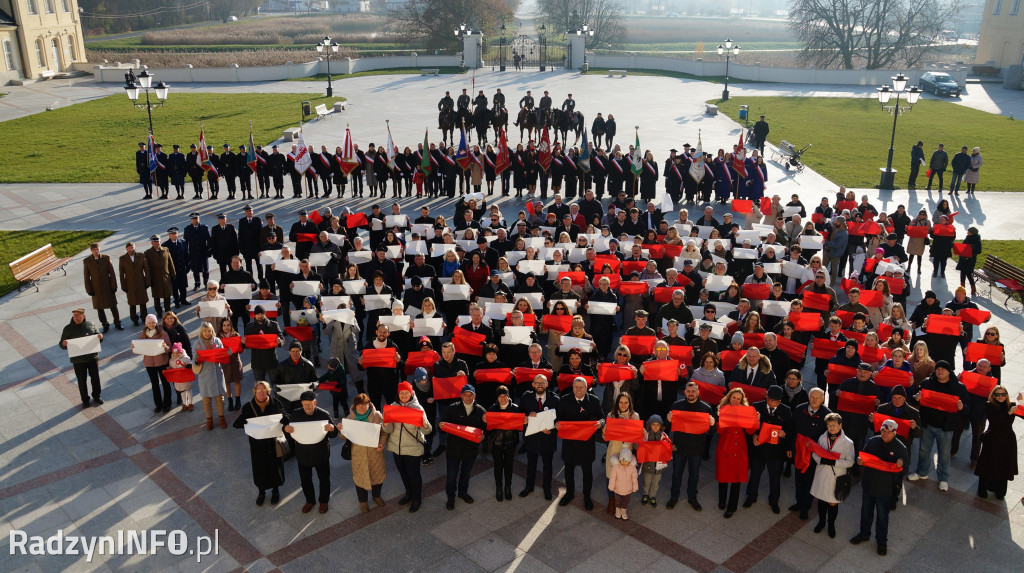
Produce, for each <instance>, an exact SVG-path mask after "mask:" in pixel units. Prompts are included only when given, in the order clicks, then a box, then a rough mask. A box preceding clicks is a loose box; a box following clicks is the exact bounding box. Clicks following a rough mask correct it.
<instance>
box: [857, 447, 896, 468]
mask: <svg viewBox="0 0 1024 573" xmlns="http://www.w3.org/2000/svg"><path fill="white" fill-rule="evenodd" d="M859 455H860V461H861V465H862V466H864V467H866V468H871V469H874V470H879V471H883V472H887V473H892V474H898V473H900V472H901V471H903V468H902V467H900V466H898V465H896V464H894V463H892V462H887V461H884V460H882V459H881V458H879V457H878V456H875V455H872V454H869V453H867V452H863V451H862V452H861V453H860V454H859Z"/></svg>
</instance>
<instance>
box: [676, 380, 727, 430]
mask: <svg viewBox="0 0 1024 573" xmlns="http://www.w3.org/2000/svg"><path fill="white" fill-rule="evenodd" d="M723 390H724V388H723ZM710 430H711V414H708V413H707V412H684V411H682V410H672V431H673V432H681V433H683V434H706V433H708V432H709V431H710Z"/></svg>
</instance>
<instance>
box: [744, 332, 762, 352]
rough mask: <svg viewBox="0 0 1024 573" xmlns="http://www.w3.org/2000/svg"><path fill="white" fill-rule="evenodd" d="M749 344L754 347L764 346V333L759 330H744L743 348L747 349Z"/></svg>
mask: <svg viewBox="0 0 1024 573" xmlns="http://www.w3.org/2000/svg"><path fill="white" fill-rule="evenodd" d="M751 346H753V347H755V348H764V334H763V333H761V332H744V333H743V348H744V349H747V348H750V347H751Z"/></svg>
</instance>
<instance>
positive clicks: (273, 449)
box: [232, 381, 288, 505]
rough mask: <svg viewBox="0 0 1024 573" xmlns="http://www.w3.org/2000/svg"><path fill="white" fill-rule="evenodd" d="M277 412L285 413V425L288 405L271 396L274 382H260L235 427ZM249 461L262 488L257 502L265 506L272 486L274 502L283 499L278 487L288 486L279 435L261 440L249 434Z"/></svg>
mask: <svg viewBox="0 0 1024 573" xmlns="http://www.w3.org/2000/svg"><path fill="white" fill-rule="evenodd" d="M275 415H279V416H281V417H282V418H283V422H284V424H287V423H288V420H287V414H286V413H285V411H284V406H282V405H281V402H279V401H278V400H277V399H276V398H274V397H273V396H271V395H270V384H269V383H268V382H264V381H259V382H257V383H256V385H255V386H253V389H252V400H250V401H248V402H246V403H245V404H244V405H243V406H242V411H241V413H239V414H238V417H237V418H235V421H234V423H233V424H232V426H234V427H235V428H238V429H242V428H244V427H245V421H246V420H248V419H249V418H257V417H260V416H275ZM249 460H250V462H251V463H252V481H253V483H254V484H255V485H256V488H257V489H259V490H260V494H259V495H258V496H257V497H256V505H263V502H264V500H265V499H266V497H267V490H268V489H269V490H271V493H270V503H271V504H276V503H277V502H278V501H280V500H281V493H280V492H279V491H278V488H279V487H280V486H282V485H284V460H283V458H281V457H278V455H277V438H266V439H262V440H258V439H256V438H253V437H252V436H249Z"/></svg>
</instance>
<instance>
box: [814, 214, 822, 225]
mask: <svg viewBox="0 0 1024 573" xmlns="http://www.w3.org/2000/svg"><path fill="white" fill-rule="evenodd" d="M824 220H825V214H824V213H811V222H812V223H814V224H815V225H820V224H821V222H822V221H824Z"/></svg>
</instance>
